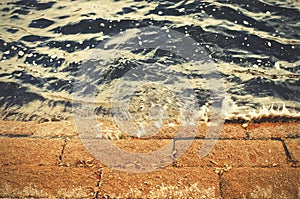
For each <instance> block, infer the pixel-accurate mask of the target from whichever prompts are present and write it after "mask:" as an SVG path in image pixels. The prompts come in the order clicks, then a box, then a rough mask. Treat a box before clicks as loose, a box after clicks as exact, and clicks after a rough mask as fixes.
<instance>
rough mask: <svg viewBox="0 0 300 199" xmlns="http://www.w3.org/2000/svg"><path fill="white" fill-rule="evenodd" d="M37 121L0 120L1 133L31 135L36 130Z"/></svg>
mask: <svg viewBox="0 0 300 199" xmlns="http://www.w3.org/2000/svg"><path fill="white" fill-rule="evenodd" d="M37 124H38V123H37V122H16V121H3V120H1V121H0V135H6V136H30V135H32V134H33V133H34V132H35V129H36V126H37Z"/></svg>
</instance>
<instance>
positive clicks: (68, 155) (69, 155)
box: [62, 139, 100, 167]
mask: <svg viewBox="0 0 300 199" xmlns="http://www.w3.org/2000/svg"><path fill="white" fill-rule="evenodd" d="M62 163H63V164H65V165H67V166H72V167H84V166H88V165H92V164H96V163H97V164H100V163H99V161H96V160H95V157H94V156H93V155H92V154H91V153H90V152H89V151H88V150H87V148H86V147H85V146H84V145H83V144H82V142H81V140H80V139H70V140H67V142H66V146H65V148H64V153H63V156H62Z"/></svg>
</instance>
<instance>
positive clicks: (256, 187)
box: [221, 168, 300, 199]
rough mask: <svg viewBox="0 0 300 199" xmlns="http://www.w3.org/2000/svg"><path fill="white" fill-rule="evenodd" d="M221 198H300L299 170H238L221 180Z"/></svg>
mask: <svg viewBox="0 0 300 199" xmlns="http://www.w3.org/2000/svg"><path fill="white" fill-rule="evenodd" d="M221 187H222V188H221V189H222V196H223V198H224V199H227V198H228V199H231V198H270V199H282V198H295V199H296V198H300V169H299V168H297V169H296V168H284V169H281V168H240V169H232V170H230V171H228V172H225V173H224V174H223V175H222V178H221Z"/></svg>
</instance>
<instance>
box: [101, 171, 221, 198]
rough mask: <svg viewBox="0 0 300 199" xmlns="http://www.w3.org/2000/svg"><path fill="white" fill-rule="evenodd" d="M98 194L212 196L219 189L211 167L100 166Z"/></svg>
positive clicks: (114, 195) (136, 196)
mask: <svg viewBox="0 0 300 199" xmlns="http://www.w3.org/2000/svg"><path fill="white" fill-rule="evenodd" d="M99 197H108V198H109V197H112V198H117V197H119V198H211V199H213V198H219V197H220V192H219V181H218V176H217V174H215V173H214V172H213V170H212V169H203V168H174V167H168V168H165V169H162V170H157V171H153V172H149V173H140V174H133V173H126V172H122V171H118V170H113V169H108V168H104V170H103V177H102V180H101V185H100V191H99Z"/></svg>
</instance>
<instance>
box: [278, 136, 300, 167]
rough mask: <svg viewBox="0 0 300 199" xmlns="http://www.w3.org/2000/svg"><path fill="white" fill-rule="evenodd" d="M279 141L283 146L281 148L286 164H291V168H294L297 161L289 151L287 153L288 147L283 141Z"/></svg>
mask: <svg viewBox="0 0 300 199" xmlns="http://www.w3.org/2000/svg"><path fill="white" fill-rule="evenodd" d="M280 141H281V143H282V145H283V148H284V152H285V155H286V159H287V162H288V163H292V166H293V167H296V164H297V162H298V161H297V160H296V159H295V158H294V157H293V155H292V154H291V153H290V151H289V149H288V147H287V146H286V144H285V142H284V140H281V139H280Z"/></svg>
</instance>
